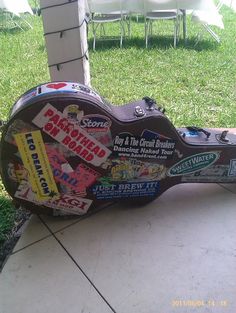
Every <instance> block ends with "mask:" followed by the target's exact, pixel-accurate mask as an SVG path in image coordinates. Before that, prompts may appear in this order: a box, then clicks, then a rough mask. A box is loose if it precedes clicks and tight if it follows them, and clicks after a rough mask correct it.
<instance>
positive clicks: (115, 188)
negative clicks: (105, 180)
mask: <svg viewBox="0 0 236 313" xmlns="http://www.w3.org/2000/svg"><path fill="white" fill-rule="evenodd" d="M159 189H160V182H159V181H146V182H135V183H134V182H132V183H127V182H126V183H124V182H115V183H114V182H113V183H112V185H109V186H104V185H94V186H93V187H92V192H93V194H94V195H95V196H96V198H97V199H98V200H106V199H121V198H122V199H124V198H135V197H155V196H156V195H157V194H158V192H159Z"/></svg>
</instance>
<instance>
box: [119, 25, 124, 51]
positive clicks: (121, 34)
mask: <svg viewBox="0 0 236 313" xmlns="http://www.w3.org/2000/svg"><path fill="white" fill-rule="evenodd" d="M123 32H124V25H123V21H122V20H121V21H120V48H122V46H123Z"/></svg>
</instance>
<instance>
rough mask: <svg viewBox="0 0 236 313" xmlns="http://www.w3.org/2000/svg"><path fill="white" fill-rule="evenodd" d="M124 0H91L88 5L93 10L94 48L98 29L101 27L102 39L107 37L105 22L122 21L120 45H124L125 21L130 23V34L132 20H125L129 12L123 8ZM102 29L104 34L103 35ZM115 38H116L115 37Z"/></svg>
mask: <svg viewBox="0 0 236 313" xmlns="http://www.w3.org/2000/svg"><path fill="white" fill-rule="evenodd" d="M123 2H124V0H89V1H88V5H89V9H90V12H91V20H90V22H91V24H92V32H93V50H95V48H96V38H97V31H98V29H99V27H100V34H101V38H102V39H109V38H107V37H105V28H104V24H105V23H112V22H120V47H121V48H122V45H123V38H124V36H125V23H126V22H127V24H128V33H129V35H130V20H125V18H126V15H127V12H126V11H124V10H123ZM102 31H103V35H104V36H102ZM113 39H114V38H113Z"/></svg>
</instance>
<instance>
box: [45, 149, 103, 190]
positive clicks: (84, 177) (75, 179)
mask: <svg viewBox="0 0 236 313" xmlns="http://www.w3.org/2000/svg"><path fill="white" fill-rule="evenodd" d="M46 151H47V155H48V158H49V161H50V165H51V167H52V172H53V175H54V178H55V180H56V182H58V183H60V184H61V185H62V186H66V187H68V188H69V190H70V189H71V190H73V191H75V192H79V193H80V194H86V188H88V187H89V186H91V185H92V184H93V183H95V182H96V180H97V179H98V177H100V174H99V173H98V172H96V171H95V170H93V169H91V168H89V167H88V166H86V165H85V164H79V165H77V167H76V169H75V170H74V169H73V168H72V167H71V165H70V164H69V163H68V161H67V160H66V159H65V158H64V157H63V156H62V155H60V154H59V153H58V151H57V150H56V149H54V148H53V147H52V146H51V145H46ZM64 190H65V189H64Z"/></svg>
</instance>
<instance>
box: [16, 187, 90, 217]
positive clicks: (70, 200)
mask: <svg viewBox="0 0 236 313" xmlns="http://www.w3.org/2000/svg"><path fill="white" fill-rule="evenodd" d="M14 196H15V197H16V198H18V199H22V200H27V201H29V202H32V203H34V204H36V205H40V206H42V205H43V206H47V207H49V208H52V209H59V210H62V211H65V212H67V213H71V214H78V215H82V214H85V213H86V212H87V211H88V209H89V207H90V206H91V204H92V202H93V201H92V200H90V199H86V198H81V197H78V196H77V195H76V194H73V193H71V194H60V196H59V197H58V198H57V199H51V200H48V201H45V200H44V201H38V200H37V198H36V195H35V193H34V192H33V191H32V189H31V187H30V186H29V184H28V182H25V181H22V183H21V184H20V185H19V187H18V189H17V191H16V192H15V195H14Z"/></svg>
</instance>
